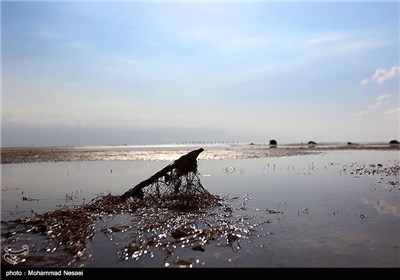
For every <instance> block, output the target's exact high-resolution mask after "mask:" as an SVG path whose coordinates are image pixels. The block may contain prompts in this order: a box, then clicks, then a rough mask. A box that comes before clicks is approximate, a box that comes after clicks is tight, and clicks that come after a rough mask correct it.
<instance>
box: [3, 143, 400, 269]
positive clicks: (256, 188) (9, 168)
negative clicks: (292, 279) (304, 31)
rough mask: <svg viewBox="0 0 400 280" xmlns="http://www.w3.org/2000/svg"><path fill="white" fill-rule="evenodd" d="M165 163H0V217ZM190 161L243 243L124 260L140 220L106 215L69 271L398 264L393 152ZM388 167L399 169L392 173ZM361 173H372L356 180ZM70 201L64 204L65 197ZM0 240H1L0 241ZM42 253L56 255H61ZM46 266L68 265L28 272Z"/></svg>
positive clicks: (26, 237)
mask: <svg viewBox="0 0 400 280" xmlns="http://www.w3.org/2000/svg"><path fill="white" fill-rule="evenodd" d="M169 163H170V161H168V160H142V159H136V160H125V161H73V162H51V163H45V162H43V163H21V164H3V165H2V170H1V172H2V173H1V174H2V185H1V187H2V193H1V194H2V196H1V202H2V206H1V214H2V220H3V221H4V220H13V219H16V218H20V217H29V215H30V214H31V212H32V211H34V212H38V213H41V212H43V211H53V210H54V209H58V208H60V207H64V206H68V207H73V206H74V205H76V206H77V205H81V204H83V203H87V202H88V201H90V200H91V199H92V198H94V197H96V196H98V195H101V194H107V193H112V194H122V193H123V192H125V191H126V190H127V189H129V188H131V187H132V186H134V185H136V184H137V183H139V182H140V181H142V180H144V179H147V178H148V177H150V176H151V175H152V174H154V173H155V172H156V171H158V170H160V169H162V168H163V167H164V166H166V165H167V164H169ZM198 163H199V168H198V169H199V172H200V178H201V182H202V184H203V186H204V187H205V188H206V189H207V190H208V191H210V192H211V193H213V194H219V195H222V196H224V197H227V200H228V203H229V204H230V205H231V207H232V210H233V212H232V217H233V218H232V219H231V220H232V221H233V225H234V226H237V227H238V228H242V229H249V230H250V231H249V232H248V233H247V234H244V236H243V238H241V239H239V240H237V241H234V242H232V243H231V244H229V245H227V244H226V243H224V240H223V239H220V240H218V239H217V240H210V241H209V242H207V243H206V244H204V245H203V247H202V248H203V249H204V250H203V251H202V250H193V249H192V247H190V246H189V245H185V244H184V243H182V242H180V243H179V242H178V243H176V244H177V246H176V248H174V250H173V253H172V254H167V253H166V252H165V251H163V250H161V249H160V248H149V250H148V251H147V252H146V253H142V255H141V256H140V257H137V256H136V255H135V256H134V258H132V257H131V256H130V257H129V258H128V259H127V260H123V259H121V258H119V257H118V252H120V251H121V250H122V249H123V248H124V246H126V245H127V244H129V243H130V242H131V241H132V239H133V238H134V236H135V234H136V229H135V227H136V226H137V221H138V220H139V219H141V217H139V216H138V217H137V218H135V215H125V214H121V215H113V216H110V217H108V218H106V219H103V220H101V221H97V222H96V223H95V234H94V237H93V239H92V240H91V241H89V242H88V246H87V250H88V252H89V257H88V258H87V259H85V260H84V261H82V262H79V263H72V264H70V265H71V266H77V265H82V266H84V267H165V266H169V267H173V266H187V267H399V266H400V205H399V198H400V197H399V191H400V189H399V173H398V169H399V151H398V150H329V151H323V152H319V153H310V154H301V155H293V156H279V157H259V158H238V159H237V158H225V159H218V160H216V159H210V158H200V159H199V161H198ZM378 164H381V165H382V167H379V166H378ZM371 165H372V166H371ZM385 168H386V169H385ZM389 168H392V169H391V170H397V173H393V172H392V173H390V172H389V171H388V170H389ZM366 169H370V170H373V169H374V170H380V171H379V172H380V173H379V172H378V173H379V174H377V173H374V174H372V173H371V174H364V171H365V170H366ZM385 170H386V171H385ZM360 173H363V174H360ZM23 197H25V198H26V200H23ZM71 197H72V198H73V199H72V200H71V199H68V198H71ZM138 215H139V214H138ZM197 218H198V217H197ZM208 218H209V217H208ZM208 218H207V217H206V219H208ZM192 219H196V217H195V218H193V217H192ZM112 226H125V231H123V232H116V233H109V234H107V233H104V232H103V231H101V229H104V228H107V227H108V228H109V227H112ZM129 226H131V228H129ZM5 227H6V226H4V225H2V234H4V232H6V231H9V230H10V229H6V228H5ZM17 235H18V234H17ZM5 241H6V239H5V237H4V236H3V237H2V243H3V244H4V242H5ZM23 244H27V245H29V246H30V247H31V248H33V247H34V248H41V247H43V248H50V249H51V248H52V247H51V244H49V243H48V242H47V243H46V240H45V239H44V237H37V236H33V235H32V234H21V235H18V238H16V240H15V241H14V242H13V243H11V244H8V245H9V246H12V247H15V248H16V249H18V248H21V246H22V245H23ZM182 245H183V246H182ZM2 253H3V251H2ZM38 253H39V251H38ZM48 254H49V255H54V256H57V255H60V254H62V252H59V251H57V250H56V251H54V252H52V253H48ZM54 265H55V266H59V265H62V266H68V261H66V262H65V263H61V264H60V263H57V264H52V263H50V262H46V261H44V262H40V263H38V264H36V265H33V266H54Z"/></svg>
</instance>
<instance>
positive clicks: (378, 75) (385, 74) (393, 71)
mask: <svg viewBox="0 0 400 280" xmlns="http://www.w3.org/2000/svg"><path fill="white" fill-rule="evenodd" d="M399 73H400V67H399V66H393V67H392V68H390V69H381V68H378V69H377V70H376V71H375V73H374V75H372V77H371V78H369V79H364V80H362V81H361V82H360V85H361V86H363V85H366V84H368V83H372V82H375V83H377V84H384V83H385V82H386V81H387V80H388V79H390V78H394V77H396V76H397V75H399Z"/></svg>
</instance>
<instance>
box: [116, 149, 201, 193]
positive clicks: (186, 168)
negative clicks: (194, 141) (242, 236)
mask: <svg viewBox="0 0 400 280" xmlns="http://www.w3.org/2000/svg"><path fill="white" fill-rule="evenodd" d="M203 151H204V149H203V148H200V149H198V150H194V151H191V152H189V153H187V154H186V155H183V156H181V157H180V158H178V159H177V160H175V161H174V162H173V163H172V164H170V165H168V166H166V167H164V168H163V169H161V170H160V171H158V172H157V173H155V174H154V175H153V176H151V177H150V178H148V179H146V180H144V181H142V182H140V183H139V184H137V185H136V186H135V187H133V188H132V189H130V190H128V191H126V192H125V193H124V194H122V195H121V196H120V198H121V199H122V200H126V199H128V198H135V197H137V198H142V197H143V195H144V190H145V188H147V187H152V186H156V190H157V192H159V185H160V184H163V185H164V186H165V185H166V186H167V187H169V191H171V189H172V191H173V192H174V193H178V192H179V190H180V188H181V187H186V188H185V189H187V188H188V187H190V186H189V184H188V182H189V181H193V177H195V178H197V157H198V156H199V155H200V153H201V152H203ZM188 177H190V178H191V179H190V180H188ZM183 178H185V179H186V180H182V179H183ZM198 184H200V180H198ZM197 191H199V189H198V190H197ZM200 192H201V193H207V194H208V192H207V191H206V190H205V189H204V188H203V187H202V186H201V184H200Z"/></svg>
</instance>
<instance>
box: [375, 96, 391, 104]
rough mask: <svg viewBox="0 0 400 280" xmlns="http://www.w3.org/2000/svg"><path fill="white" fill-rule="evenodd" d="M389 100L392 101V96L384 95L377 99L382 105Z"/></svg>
mask: <svg viewBox="0 0 400 280" xmlns="http://www.w3.org/2000/svg"><path fill="white" fill-rule="evenodd" d="M388 99H390V94H383V95H380V96H378V97H377V98H376V101H378V103H382V102H384V101H386V100H388Z"/></svg>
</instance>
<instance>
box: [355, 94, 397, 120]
mask: <svg viewBox="0 0 400 280" xmlns="http://www.w3.org/2000/svg"><path fill="white" fill-rule="evenodd" d="M390 97H391V95H390V94H382V95H380V96H378V97H377V98H376V102H375V103H374V104H371V105H369V106H368V107H367V108H366V109H363V110H361V111H360V112H358V113H357V114H356V117H364V116H367V115H369V114H370V113H372V112H373V111H374V110H375V109H377V108H379V107H381V106H382V104H384V103H386V102H388V100H389V99H390ZM384 115H386V112H385V113H384Z"/></svg>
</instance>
